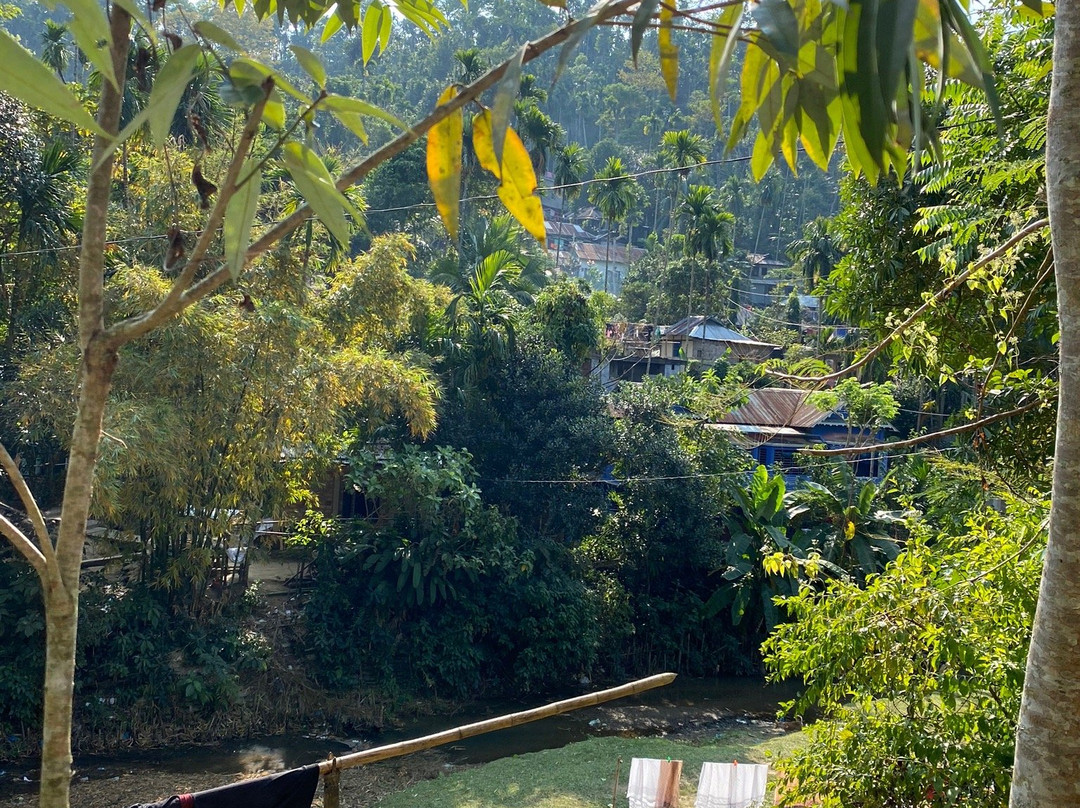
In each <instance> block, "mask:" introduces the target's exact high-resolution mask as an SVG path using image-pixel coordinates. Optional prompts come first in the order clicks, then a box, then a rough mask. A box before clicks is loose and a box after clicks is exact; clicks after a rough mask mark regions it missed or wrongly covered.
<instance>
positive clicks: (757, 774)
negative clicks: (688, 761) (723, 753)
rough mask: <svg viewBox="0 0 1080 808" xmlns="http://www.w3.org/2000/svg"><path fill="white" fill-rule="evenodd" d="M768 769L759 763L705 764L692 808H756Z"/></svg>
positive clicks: (757, 807) (702, 767)
mask: <svg viewBox="0 0 1080 808" xmlns="http://www.w3.org/2000/svg"><path fill="white" fill-rule="evenodd" d="M768 779H769V767H768V766H766V765H764V764H760V763H705V764H702V766H701V777H700V778H699V780H698V791H697V799H696V800H695V801H694V808H759V806H762V805H764V804H765V783H766V782H767V781H768Z"/></svg>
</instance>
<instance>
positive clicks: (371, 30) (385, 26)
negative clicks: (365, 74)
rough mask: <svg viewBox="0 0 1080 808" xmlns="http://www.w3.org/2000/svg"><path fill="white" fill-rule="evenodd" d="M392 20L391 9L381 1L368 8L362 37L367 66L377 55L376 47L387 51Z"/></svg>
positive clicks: (361, 42)
mask: <svg viewBox="0 0 1080 808" xmlns="http://www.w3.org/2000/svg"><path fill="white" fill-rule="evenodd" d="M392 18H393V14H392V13H391V11H390V7H389V6H388V5H386V3H383V2H381V0H376V2H374V3H372V4H371V5H370V6H368V10H367V11H366V12H365V13H364V25H363V29H362V31H361V35H360V46H361V51H362V55H363V58H364V64H367V63H368V62H369V61H370V60H371V57H372V56H374V55H375V49H376V47H377V48H378V49H379V50H380V51H383V50H386V46H387V45H388V44H389V42H390V27H391V20H392Z"/></svg>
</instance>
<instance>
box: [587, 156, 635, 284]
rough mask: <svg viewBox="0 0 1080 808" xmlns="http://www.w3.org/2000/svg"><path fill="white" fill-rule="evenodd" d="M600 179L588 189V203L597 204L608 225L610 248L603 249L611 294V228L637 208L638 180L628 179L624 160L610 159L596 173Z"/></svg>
mask: <svg viewBox="0 0 1080 808" xmlns="http://www.w3.org/2000/svg"><path fill="white" fill-rule="evenodd" d="M594 179H596V180H597V182H595V183H594V184H593V185H592V186H591V187H590V188H589V201H590V202H592V203H593V204H594V205H596V207H597V209H598V210H599V211H600V215H601V216H603V217H604V221H605V222H606V223H607V226H608V232H607V247H606V249H605V250H604V291H605V292H606V291H608V274H609V272H610V266H611V229H612V227H613V226H614V225H615V224H616V223H619V222H624V221H626V217H627V216H629V215H630V212H631V211H632V210H633V209H634V205H635V203H636V201H637V195H638V190H639V186H638V183H637V180H635V179H634V178H633V177H631V176H629V174H628V173H627V171H626V168H625V167H624V166H623V162H622V160H620V159H619V158H618V157H609V158H608V161H607V163H605V164H604V167H603V168H602V169H601V170H600V171H598V172H597V174H596V177H595V178H594Z"/></svg>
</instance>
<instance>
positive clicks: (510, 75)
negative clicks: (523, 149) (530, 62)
mask: <svg viewBox="0 0 1080 808" xmlns="http://www.w3.org/2000/svg"><path fill="white" fill-rule="evenodd" d="M524 59H525V46H524V45H523V46H522V47H520V48H518V50H517V51H516V52H515V53H514V56H513V58H512V59H510V62H509V64H507V66H506V72H505V73H504V74H503V77H502V79H500V80H499V86H498V87H497V88H496V89H495V100H494V102H493V103H492V105H491V142H492V144H493V145H494V147H495V160H496V161H497V162H498V163H499V165H502V159H503V157H502V155H503V144H504V143H505V142H506V129H507V127H509V126H510V112H511V111H512V110H513V108H514V100H515V99H516V98H517V97H518V93H519V92H520V90H521V64H522V62H523V61H524Z"/></svg>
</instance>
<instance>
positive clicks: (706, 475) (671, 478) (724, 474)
mask: <svg viewBox="0 0 1080 808" xmlns="http://www.w3.org/2000/svg"><path fill="white" fill-rule="evenodd" d="M957 451H960V449H959V447H948V448H940V449H922V450H920V451H917V452H895V453H894V452H884V451H882V452H875V455H876V456H877V457H879V458H881V457H917V456H922V455H941V454H945V453H946V452H957ZM865 460H866V459H865V458H851V459H847V458H835V459H834V460H833V462H834V463H836V464H839V463H844V464H846V465H850V466H855V465H858V464H859V463H863V462H865ZM759 465H761V464H759ZM781 473H783V472H782V471H781ZM747 474H748V472H747V471H717V472H701V473H697V474H672V475H663V476H656V477H622V478H618V477H613V478H612V479H611V480H610V481H609V480H597V479H565V480H523V479H513V478H509V477H478V478H477V479H478V480H479V481H480V482H489V483H513V484H515V485H615V484H618V485H621V484H623V483H656V482H677V481H680V480H703V479H720V478H728V477H730V478H736V477H742V478H745V477H746V475H747Z"/></svg>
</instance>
